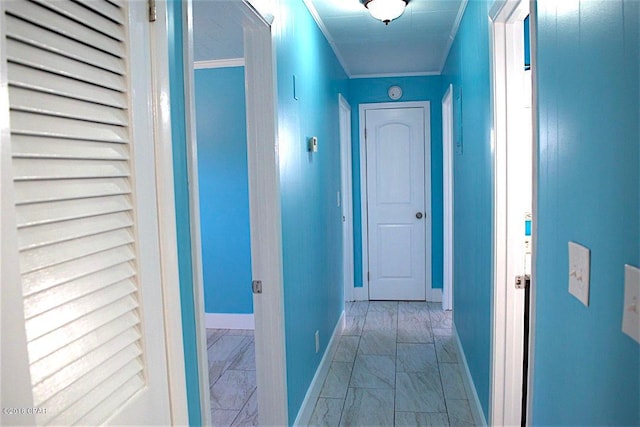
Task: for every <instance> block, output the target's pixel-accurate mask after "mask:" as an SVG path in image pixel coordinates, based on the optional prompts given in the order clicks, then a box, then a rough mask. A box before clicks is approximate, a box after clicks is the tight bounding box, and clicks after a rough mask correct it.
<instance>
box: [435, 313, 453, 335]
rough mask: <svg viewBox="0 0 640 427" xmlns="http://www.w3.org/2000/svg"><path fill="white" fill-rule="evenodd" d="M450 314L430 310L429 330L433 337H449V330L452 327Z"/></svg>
mask: <svg viewBox="0 0 640 427" xmlns="http://www.w3.org/2000/svg"><path fill="white" fill-rule="evenodd" d="M452 314H453V313H452V312H451V311H444V310H442V309H440V310H431V311H430V312H429V316H430V318H431V329H432V330H433V333H434V334H435V335H440V336H451V333H452V331H451V328H452V326H453V321H452Z"/></svg>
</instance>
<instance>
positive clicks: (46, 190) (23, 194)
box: [15, 178, 131, 217]
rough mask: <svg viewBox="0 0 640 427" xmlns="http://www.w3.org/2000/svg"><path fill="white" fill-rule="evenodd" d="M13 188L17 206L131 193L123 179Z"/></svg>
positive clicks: (19, 184)
mask: <svg viewBox="0 0 640 427" xmlns="http://www.w3.org/2000/svg"><path fill="white" fill-rule="evenodd" d="M15 188H16V203H17V204H19V205H24V204H27V203H37V202H47V201H54V200H75V199H84V198H90V197H99V196H115V195H120V194H129V193H131V183H130V182H129V180H128V179H125V178H117V179H85V180H81V179H67V180H61V181H19V182H16V183H15ZM71 217H73V216H71Z"/></svg>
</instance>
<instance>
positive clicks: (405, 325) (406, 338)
mask: <svg viewBox="0 0 640 427" xmlns="http://www.w3.org/2000/svg"><path fill="white" fill-rule="evenodd" d="M398 342H413V343H433V334H432V333H431V329H430V328H429V324H428V322H427V321H425V320H422V321H403V322H400V321H398Z"/></svg>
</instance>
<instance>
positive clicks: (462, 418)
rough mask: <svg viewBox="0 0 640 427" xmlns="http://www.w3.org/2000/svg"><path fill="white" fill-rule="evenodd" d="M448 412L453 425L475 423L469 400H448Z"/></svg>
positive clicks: (454, 426)
mask: <svg viewBox="0 0 640 427" xmlns="http://www.w3.org/2000/svg"><path fill="white" fill-rule="evenodd" d="M447 412H448V414H449V424H450V425H451V427H458V426H472V425H474V422H473V414H472V413H471V407H470V406H469V401H468V400H456V399H452V400H447Z"/></svg>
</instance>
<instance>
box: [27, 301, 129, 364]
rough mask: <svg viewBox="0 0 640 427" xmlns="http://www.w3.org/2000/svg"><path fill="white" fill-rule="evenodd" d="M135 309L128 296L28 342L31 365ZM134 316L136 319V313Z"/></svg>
mask: <svg viewBox="0 0 640 427" xmlns="http://www.w3.org/2000/svg"><path fill="white" fill-rule="evenodd" d="M137 307H138V303H137V301H136V300H135V299H134V298H132V297H130V296H129V297H127V298H123V299H121V300H120V301H118V302H116V303H114V304H111V305H110V306H109V307H103V308H101V309H100V310H96V311H94V312H93V313H91V314H89V315H88V316H85V317H83V318H82V319H80V320H79V321H77V322H74V323H69V324H67V325H65V326H63V327H62V328H60V329H56V330H55V331H53V332H51V333H50V334H47V335H44V336H42V337H40V338H38V339H35V340H33V341H30V342H29V344H28V348H29V360H30V361H31V363H35V362H37V361H38V360H40V359H42V358H43V357H45V356H47V355H49V354H52V353H53V352H55V351H57V350H59V349H60V348H63V347H64V346H66V345H67V344H68V343H70V342H73V341H75V340H77V339H79V338H80V337H83V336H85V335H86V334H89V333H91V332H93V331H94V330H96V329H97V328H99V327H100V326H102V325H106V324H107V323H109V322H111V321H113V320H114V319H117V318H118V317H120V316H123V315H125V314H127V313H134V311H133V310H135V309H136V308H137ZM135 316H136V318H138V315H137V313H136V314H135Z"/></svg>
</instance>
